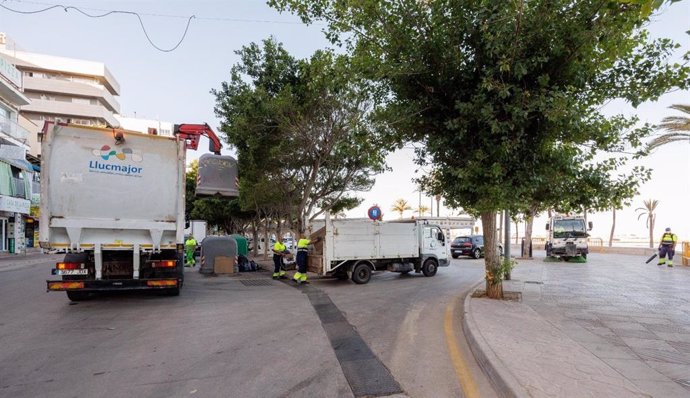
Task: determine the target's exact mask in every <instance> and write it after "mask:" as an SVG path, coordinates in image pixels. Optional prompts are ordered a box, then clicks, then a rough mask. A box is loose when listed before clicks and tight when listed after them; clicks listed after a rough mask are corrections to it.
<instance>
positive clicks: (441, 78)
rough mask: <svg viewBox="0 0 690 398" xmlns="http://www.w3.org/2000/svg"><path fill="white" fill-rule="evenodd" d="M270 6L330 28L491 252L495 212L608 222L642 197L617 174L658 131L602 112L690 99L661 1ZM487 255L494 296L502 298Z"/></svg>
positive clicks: (636, 176)
mask: <svg viewBox="0 0 690 398" xmlns="http://www.w3.org/2000/svg"><path fill="white" fill-rule="evenodd" d="M269 3H270V4H272V5H273V6H275V7H277V8H278V9H281V10H285V9H290V10H292V11H294V12H296V13H297V14H299V15H300V16H301V17H302V19H303V20H304V21H305V22H307V23H311V22H313V21H316V20H324V21H327V23H328V27H327V28H326V34H327V35H328V37H330V38H331V39H332V40H333V41H334V42H342V43H345V44H346V45H347V48H348V49H349V50H350V51H351V53H352V55H353V56H354V57H355V62H356V63H357V65H359V66H360V67H361V68H363V70H365V71H366V72H367V73H368V75H369V76H370V77H371V78H372V79H376V80H378V81H380V82H381V83H382V84H384V85H385V86H386V87H387V88H388V89H389V90H390V93H391V95H390V102H389V104H388V107H387V109H386V113H387V116H388V117H387V119H388V120H389V121H390V123H391V126H392V127H393V128H394V129H395V132H396V133H397V134H398V137H399V138H400V139H403V140H411V141H418V142H422V143H423V144H424V147H423V149H422V150H421V151H419V159H420V162H426V163H429V164H431V165H432V166H433V174H432V175H431V176H429V177H427V178H424V179H423V181H422V182H423V184H424V186H425V188H426V189H427V191H429V192H430V193H433V194H442V196H443V197H444V198H445V200H446V202H447V203H448V204H449V205H450V206H452V207H463V208H465V209H471V210H474V211H475V212H476V213H479V214H481V218H482V223H483V226H484V231H485V234H487V235H486V240H487V243H486V244H487V245H489V246H490V247H491V246H493V244H494V238H495V237H494V234H493V233H492V231H494V230H495V225H494V224H495V214H496V212H497V211H498V210H502V209H508V210H511V211H513V212H515V211H518V210H522V209H525V208H527V207H529V206H531V205H534V203H535V201H538V203H540V204H545V205H549V206H552V207H556V206H562V207H566V206H567V207H571V208H602V209H603V208H607V207H610V205H611V204H612V202H615V201H620V200H622V198H624V197H630V196H632V195H634V193H635V192H636V188H637V186H638V184H639V182H640V181H642V180H644V179H645V178H647V176H648V174H647V172H646V171H645V170H643V169H640V168H637V169H634V170H632V171H631V172H629V173H627V174H624V173H621V172H620V171H619V170H621V166H623V165H624V164H625V163H626V161H627V160H628V159H629V158H630V156H629V155H628V154H632V153H635V149H636V148H640V147H641V143H642V140H643V139H644V138H645V137H647V136H648V135H649V134H650V132H651V127H650V126H646V125H643V126H640V125H639V123H638V119H637V118H636V117H625V116H623V115H617V116H613V117H607V116H605V115H604V114H603V113H602V111H601V108H602V106H604V105H605V104H606V103H607V102H608V101H610V100H613V99H623V100H625V101H627V102H629V103H630V104H632V105H633V106H637V105H639V104H640V103H642V102H644V101H648V100H655V99H657V98H658V97H659V96H660V95H662V94H664V93H666V92H667V91H669V90H670V89H673V88H687V87H688V76H689V75H690V73H689V72H690V70H689V69H688V67H687V66H686V65H679V64H673V63H669V62H668V59H669V57H670V56H671V55H672V54H673V51H674V49H675V48H676V47H677V45H676V44H675V43H673V42H672V41H671V40H669V39H657V40H651V39H650V38H649V35H648V33H647V32H646V31H645V29H644V26H645V23H647V22H648V21H649V18H650V16H651V15H652V13H653V12H654V11H655V10H657V9H659V8H660V7H661V6H662V3H663V2H662V1H658V0H575V1H573V0H535V1H524V0H523V1H510V2H507V1H503V0H465V1H458V0H436V1H434V0H429V1H418V0H397V1H338V0H271V1H270V2H269ZM686 59H687V54H686ZM487 231H488V232H487ZM489 252H491V251H489ZM489 252H487V256H486V264H487V290H489V288H492V289H493V288H494V287H495V286H496V285H499V284H500V272H499V265H498V260H497V258H495V256H494V255H493V254H492V253H489ZM490 294H492V293H490Z"/></svg>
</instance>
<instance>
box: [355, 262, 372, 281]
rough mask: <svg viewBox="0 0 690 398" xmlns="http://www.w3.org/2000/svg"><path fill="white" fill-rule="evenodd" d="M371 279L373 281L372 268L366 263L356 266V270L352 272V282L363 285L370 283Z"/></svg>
mask: <svg viewBox="0 0 690 398" xmlns="http://www.w3.org/2000/svg"><path fill="white" fill-rule="evenodd" d="M369 279H371V268H369V266H368V265H367V264H364V263H360V264H357V265H355V269H354V270H352V282H354V283H356V284H358V285H363V284H365V283H367V282H369Z"/></svg>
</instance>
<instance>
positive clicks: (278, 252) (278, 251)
mask: <svg viewBox="0 0 690 398" xmlns="http://www.w3.org/2000/svg"><path fill="white" fill-rule="evenodd" d="M287 253H289V252H288V251H287V247H286V246H285V244H284V243H283V238H276V243H275V244H274V245H273V279H279V278H280V279H285V278H287V276H285V274H286V272H285V270H284V269H283V256H285V254H287Z"/></svg>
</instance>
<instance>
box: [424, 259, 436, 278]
mask: <svg viewBox="0 0 690 398" xmlns="http://www.w3.org/2000/svg"><path fill="white" fill-rule="evenodd" d="M436 271H438V266H437V265H436V261H435V260H433V259H431V258H429V259H427V260H426V261H425V262H424V265H422V273H423V274H424V276H434V275H436Z"/></svg>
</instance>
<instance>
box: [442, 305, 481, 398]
mask: <svg viewBox="0 0 690 398" xmlns="http://www.w3.org/2000/svg"><path fill="white" fill-rule="evenodd" d="M454 309H455V300H453V301H452V302H451V303H450V304H448V306H447V307H446V316H445V321H444V325H443V328H444V329H445V331H446V343H448V352H449V354H450V359H451V361H452V362H453V367H454V368H455V374H456V375H457V376H458V380H460V385H461V386H462V391H463V392H464V393H465V397H467V398H475V397H477V398H478V397H479V389H478V388H477V383H475V381H474V378H473V377H472V373H471V372H470V368H469V366H467V362H466V361H465V358H463V356H462V353H461V352H460V348H459V347H458V342H457V341H456V337H455V332H454V330H453V313H454V312H455V311H454Z"/></svg>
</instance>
